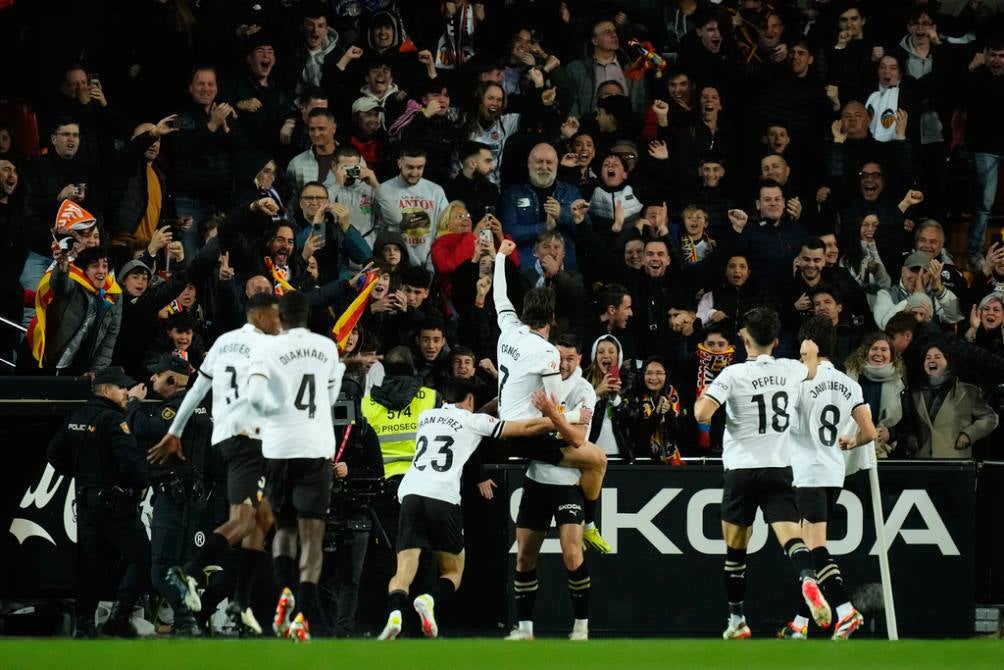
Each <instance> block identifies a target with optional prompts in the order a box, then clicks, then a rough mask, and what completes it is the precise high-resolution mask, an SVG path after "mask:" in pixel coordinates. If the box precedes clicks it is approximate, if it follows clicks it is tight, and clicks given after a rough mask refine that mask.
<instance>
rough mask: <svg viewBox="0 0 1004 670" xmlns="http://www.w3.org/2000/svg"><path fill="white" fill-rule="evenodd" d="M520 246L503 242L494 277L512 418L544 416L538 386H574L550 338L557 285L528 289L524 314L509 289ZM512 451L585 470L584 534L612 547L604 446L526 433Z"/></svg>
mask: <svg viewBox="0 0 1004 670" xmlns="http://www.w3.org/2000/svg"><path fill="white" fill-rule="evenodd" d="M515 249H516V245H515V243H513V242H512V241H511V240H506V241H504V242H502V244H501V245H500V246H499V250H498V253H497V254H496V255H495V276H494V279H493V288H494V291H493V294H494V300H495V311H496V313H497V315H498V324H499V328H500V329H501V331H502V334H501V335H500V336H499V341H498V370H499V395H498V405H499V418H501V419H503V420H506V421H511V420H514V419H532V418H537V417H539V416H540V410H538V409H537V408H535V407H534V406H533V404H532V403H531V401H530V398H531V396H532V395H533V392H534V391H536V390H538V389H541V388H543V389H545V390H546V391H547V392H548V394H549V395H551V396H553V397H554V398H555V399H556V401H557V402H559V403H560V402H562V401H563V400H564V399H565V396H566V395H567V393H568V389H569V388H570V385H566V384H563V383H562V381H561V376H560V373H559V370H558V368H559V365H560V360H559V359H560V357H559V355H558V350H557V349H556V348H555V347H554V345H552V344H551V343H550V342H548V337H549V336H550V332H551V326H552V325H553V324H554V291H552V290H551V289H549V288H544V287H539V288H532V289H530V290H529V291H527V292H526V295H525V296H524V297H523V315H522V318H520V317H517V316H516V310H515V308H514V307H513V304H512V302H510V301H509V297H508V295H507V294H506V279H505V260H506V256H508V255H509V254H511V253H513V251H514V250H515ZM512 453H513V455H515V456H521V457H523V458H527V459H531V460H535V461H542V462H545V463H550V464H551V465H562V466H565V467H569V468H576V469H578V470H580V471H581V478H580V480H579V485H580V486H581V487H582V493H583V496H584V497H585V520H586V527H585V531H584V533H583V540H584V541H585V543H586V544H587V545H589V546H590V547H591V548H592V549H595V550H596V551H598V552H600V553H603V554H605V553H607V552H609V551H610V549H611V547H610V544H609V543H608V542H607V541H606V540H604V539H603V537H602V536H601V535H600V532H599V530H598V529H597V528H596V507H597V504H598V503H599V499H600V492H601V491H602V489H603V477H604V475H605V474H606V470H607V457H606V454H604V453H603V450H602V449H600V448H599V447H598V446H596V445H595V444H592V443H590V442H584V443H581V444H579V445H578V446H575V447H570V446H564V447H560V446H558V444H557V441H552V444H550V445H548V444H546V443H542V442H541V441H540V440H539V439H536V438H526V439H524V440H519V441H517V442H513V444H512Z"/></svg>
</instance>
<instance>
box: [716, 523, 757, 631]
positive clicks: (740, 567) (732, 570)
mask: <svg viewBox="0 0 1004 670" xmlns="http://www.w3.org/2000/svg"><path fill="white" fill-rule="evenodd" d="M752 535H753V529H752V528H751V527H749V526H739V525H736V524H734V523H729V522H727V521H723V522H722V537H723V538H725V594H726V595H727V596H728V601H729V624H728V627H727V628H726V629H725V632H724V633H722V637H723V638H725V639H726V640H744V639H746V638H748V637H750V636H751V635H752V632H751V631H750V628H749V626H747V625H746V614H745V613H744V612H743V600H744V599H745V597H746V548H747V547H748V546H749V544H750V537H751V536H752Z"/></svg>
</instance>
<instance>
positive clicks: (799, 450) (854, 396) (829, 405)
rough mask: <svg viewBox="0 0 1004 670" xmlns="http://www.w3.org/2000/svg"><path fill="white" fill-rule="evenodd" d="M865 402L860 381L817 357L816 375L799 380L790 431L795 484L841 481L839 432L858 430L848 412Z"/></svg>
mask: <svg viewBox="0 0 1004 670" xmlns="http://www.w3.org/2000/svg"><path fill="white" fill-rule="evenodd" d="M864 403H865V401H864V397H863V395H862V393H861V385H860V384H858V383H857V382H856V381H854V380H853V379H851V378H850V377H848V376H847V375H845V374H844V373H843V372H840V371H839V370H837V369H836V368H835V367H833V363H831V362H829V361H820V362H819V368H818V369H817V370H816V376H815V377H813V378H812V379H807V380H805V381H804V382H802V392H801V395H800V396H799V400H798V407H797V411H796V421H795V426H794V427H793V428H792V433H791V438H792V439H791V470H792V475H794V484H795V486H805V487H810V486H843V485H844V470H845V463H844V454H843V452H842V451H841V450H840V436H841V435H855V434H857V432H858V427H857V422H856V421H855V420H854V417H853V416H851V414H852V413H853V412H854V410H855V409H857V408H858V406H859V405H863V404H864ZM860 448H862V449H864V448H870V447H867V446H866V447H860Z"/></svg>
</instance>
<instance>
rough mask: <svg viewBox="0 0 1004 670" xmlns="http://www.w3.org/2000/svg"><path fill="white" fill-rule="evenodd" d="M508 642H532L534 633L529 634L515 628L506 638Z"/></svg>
mask: <svg viewBox="0 0 1004 670" xmlns="http://www.w3.org/2000/svg"><path fill="white" fill-rule="evenodd" d="M505 639H507V640H532V639H533V633H528V632H526V631H525V630H520V629H519V628H513V629H512V632H511V633H509V634H508V635H507V636H506V638H505Z"/></svg>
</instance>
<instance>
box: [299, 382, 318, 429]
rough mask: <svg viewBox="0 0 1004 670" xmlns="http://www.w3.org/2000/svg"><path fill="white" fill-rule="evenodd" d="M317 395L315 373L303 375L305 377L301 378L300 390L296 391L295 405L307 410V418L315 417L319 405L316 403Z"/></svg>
mask: <svg viewBox="0 0 1004 670" xmlns="http://www.w3.org/2000/svg"><path fill="white" fill-rule="evenodd" d="M316 395H317V385H316V384H315V383H314V375H303V379H301V380H300V390H299V391H297V392H296V400H294V401H293V406H294V407H296V408H297V409H299V410H304V411H306V412H307V418H309V419H313V418H314V413H315V412H316V411H317V405H316V404H314V397H315V396H316Z"/></svg>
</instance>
